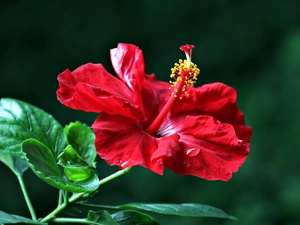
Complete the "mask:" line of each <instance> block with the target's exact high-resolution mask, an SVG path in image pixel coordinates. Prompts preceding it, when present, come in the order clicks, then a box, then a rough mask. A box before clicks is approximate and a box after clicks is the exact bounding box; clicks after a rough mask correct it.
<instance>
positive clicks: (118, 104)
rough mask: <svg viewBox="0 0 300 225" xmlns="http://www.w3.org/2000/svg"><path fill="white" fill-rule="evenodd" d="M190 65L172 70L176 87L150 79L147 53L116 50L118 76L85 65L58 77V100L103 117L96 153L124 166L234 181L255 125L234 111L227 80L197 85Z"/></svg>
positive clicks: (114, 60)
mask: <svg viewBox="0 0 300 225" xmlns="http://www.w3.org/2000/svg"><path fill="white" fill-rule="evenodd" d="M193 47H194V46H192V45H185V46H182V47H181V49H182V50H183V51H184V52H185V53H186V56H187V60H184V61H182V60H179V64H178V63H176V64H175V67H174V68H173V69H172V75H171V77H172V78H173V79H174V81H173V82H171V85H170V84H169V83H167V82H163V81H158V80H156V78H155V75H153V74H152V75H147V74H145V69H144V66H145V64H144V58H143V54H142V51H141V50H139V49H138V47H137V46H134V45H131V44H119V45H118V47H117V48H115V49H112V50H111V52H110V53H111V61H112V65H113V68H114V70H115V72H116V74H117V75H118V77H119V78H120V79H118V78H116V77H114V76H113V75H111V74H109V73H108V72H107V71H106V70H105V69H104V67H103V66H102V65H101V64H92V63H88V64H85V65H82V66H80V67H79V68H77V69H76V70H75V71H73V72H70V70H68V69H67V70H66V71H64V72H62V73H61V74H60V75H59V76H58V81H59V85H60V88H59V90H58V91H57V97H58V99H59V101H60V102H61V103H62V104H64V105H65V106H68V107H70V108H73V109H78V110H84V111H90V112H99V113H100V112H101V114H100V116H99V117H98V118H97V119H96V121H95V122H94V124H93V125H92V128H93V130H94V132H95V135H96V141H95V144H96V149H97V153H98V154H99V156H100V157H101V158H103V159H105V160H106V161H107V163H108V164H109V165H118V166H119V167H120V168H121V169H123V168H127V167H132V166H136V165H140V166H143V167H146V168H148V169H149V170H152V171H153V172H155V173H158V174H163V170H164V168H165V167H166V168H169V169H171V170H173V171H174V172H175V173H177V174H180V175H188V174H189V175H194V176H197V177H201V178H204V179H207V180H225V181H226V180H229V179H230V178H231V176H232V173H233V172H236V171H237V170H238V168H239V167H240V166H241V165H242V163H243V162H244V161H245V159H246V157H247V156H248V154H249V150H250V143H249V142H250V138H251V128H250V127H247V126H245V122H244V115H243V113H242V112H241V111H240V110H239V109H238V107H237V106H236V91H235V90H234V89H233V88H231V87H229V86H227V85H225V84H222V83H212V84H206V85H203V86H201V87H198V88H193V85H194V83H195V80H196V79H197V75H198V74H199V72H200V70H199V69H198V68H197V66H196V65H195V64H194V63H192V62H191V53H192V48H193Z"/></svg>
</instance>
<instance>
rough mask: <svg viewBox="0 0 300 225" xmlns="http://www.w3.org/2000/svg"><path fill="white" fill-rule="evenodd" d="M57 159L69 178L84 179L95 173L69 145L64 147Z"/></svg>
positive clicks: (73, 179)
mask: <svg viewBox="0 0 300 225" xmlns="http://www.w3.org/2000/svg"><path fill="white" fill-rule="evenodd" d="M58 159H59V161H58V164H59V165H61V166H62V167H64V172H65V174H66V176H67V177H68V179H69V180H72V181H82V180H86V179H88V178H90V177H91V176H92V175H93V174H94V173H95V169H94V168H91V167H90V166H89V165H88V164H87V162H86V161H84V160H83V159H82V158H81V157H80V155H78V153H77V151H76V150H75V149H74V148H73V147H72V146H71V145H68V146H67V147H66V148H65V149H64V151H63V152H62V153H61V154H60V155H59V156H58Z"/></svg>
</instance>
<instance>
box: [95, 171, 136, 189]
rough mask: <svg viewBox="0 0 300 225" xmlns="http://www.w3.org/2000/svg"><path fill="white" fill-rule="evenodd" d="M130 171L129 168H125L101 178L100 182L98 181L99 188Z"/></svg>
mask: <svg viewBox="0 0 300 225" xmlns="http://www.w3.org/2000/svg"><path fill="white" fill-rule="evenodd" d="M130 170H131V168H126V169H124V170H119V171H118V172H115V173H113V174H111V175H109V176H108V177H105V178H103V179H102V180H100V181H99V186H101V185H103V184H105V183H107V182H108V181H111V180H113V179H115V178H117V177H120V176H122V175H124V174H126V173H128V172H129V171H130Z"/></svg>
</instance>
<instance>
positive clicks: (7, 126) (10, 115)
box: [0, 98, 66, 157]
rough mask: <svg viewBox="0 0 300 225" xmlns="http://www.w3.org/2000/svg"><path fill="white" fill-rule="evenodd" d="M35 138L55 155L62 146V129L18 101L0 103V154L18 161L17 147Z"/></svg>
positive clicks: (63, 139) (49, 118) (26, 104)
mask: <svg viewBox="0 0 300 225" xmlns="http://www.w3.org/2000/svg"><path fill="white" fill-rule="evenodd" d="M28 138H35V139H37V140H39V141H40V142H42V143H43V144H44V145H46V146H47V147H48V148H49V149H50V150H51V151H52V152H53V153H54V154H55V155H58V154H59V152H60V151H62V150H63V149H64V148H65V146H66V142H65V138H64V133H63V128H62V126H61V125H60V124H59V123H58V122H57V121H56V120H55V119H54V118H53V117H52V116H51V115H49V114H48V113H46V112H45V111H43V110H41V109H39V108H37V107H35V106H32V105H30V104H28V103H25V102H22V101H20V100H15V99H9V98H2V99H0V143H1V145H0V152H2V153H9V154H11V155H12V156H17V157H22V151H21V144H22V142H23V141H24V140H26V139H28Z"/></svg>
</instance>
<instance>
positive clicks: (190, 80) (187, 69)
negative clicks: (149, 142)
mask: <svg viewBox="0 0 300 225" xmlns="http://www.w3.org/2000/svg"><path fill="white" fill-rule="evenodd" d="M193 48H194V45H183V46H181V47H180V49H181V50H182V51H184V53H185V55H186V59H185V60H182V59H180V60H179V64H178V63H175V64H174V67H173V68H172V69H171V72H172V73H171V75H170V77H171V78H172V79H173V81H170V84H171V86H170V88H169V89H170V90H172V93H171V95H170V98H169V99H168V101H167V103H166V104H165V106H164V107H163V109H162V110H161V111H160V113H159V114H158V116H157V117H156V118H155V120H154V121H153V122H152V124H151V125H150V126H149V127H148V128H147V130H146V132H148V133H149V134H151V135H153V136H155V135H156V134H157V132H158V130H159V128H160V126H161V124H162V122H163V121H164V119H165V118H166V116H167V115H168V113H169V111H170V109H171V108H172V106H173V105H174V103H175V102H176V101H178V100H181V99H182V96H183V95H185V96H188V89H189V88H193V87H194V84H195V83H196V80H197V76H198V75H199V73H200V69H198V68H197V65H196V64H194V63H193V62H192V61H191V60H192V49H193Z"/></svg>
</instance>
